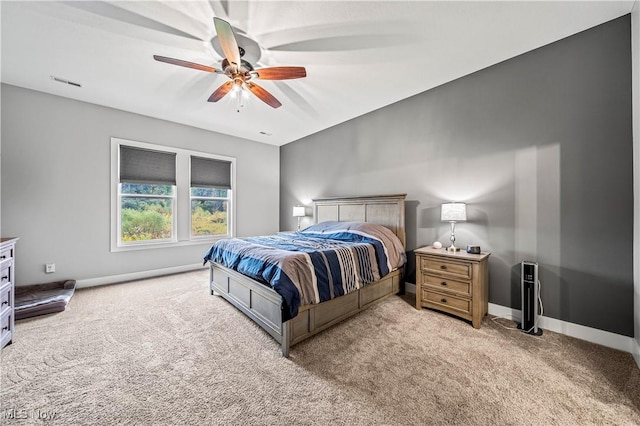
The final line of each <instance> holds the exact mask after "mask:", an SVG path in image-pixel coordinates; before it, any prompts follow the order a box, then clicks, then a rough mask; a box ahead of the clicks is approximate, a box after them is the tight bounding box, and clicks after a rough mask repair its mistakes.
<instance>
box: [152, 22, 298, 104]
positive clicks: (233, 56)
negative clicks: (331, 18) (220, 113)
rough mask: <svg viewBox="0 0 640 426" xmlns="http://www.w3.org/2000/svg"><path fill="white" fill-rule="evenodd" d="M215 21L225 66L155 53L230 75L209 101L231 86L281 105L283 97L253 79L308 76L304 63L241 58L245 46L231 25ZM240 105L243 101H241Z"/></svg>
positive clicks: (176, 62)
mask: <svg viewBox="0 0 640 426" xmlns="http://www.w3.org/2000/svg"><path fill="white" fill-rule="evenodd" d="M213 23H214V25H215V29H216V33H217V34H218V38H219V40H220V46H221V47H222V51H223V52H224V56H225V59H223V60H222V63H221V67H222V69H216V68H213V67H210V66H207V65H201V64H197V63H195V62H189V61H183V60H181V59H174V58H168V57H166V56H159V55H153V58H154V59H155V60H156V61H160V62H166V63H168V64H173V65H179V66H182V67H187V68H193V69H196V70H200V71H207V72H212V73H217V74H224V75H226V76H227V77H229V78H230V81H227V82H226V83H223V84H222V85H221V86H220V87H218V88H217V89H216V90H215V91H214V92H213V93H212V94H211V96H209V99H208V102H218V101H219V100H220V99H222V98H223V97H224V96H225V95H226V94H227V93H229V92H231V91H232V90H237V91H240V90H242V89H243V88H246V89H248V90H249V91H250V92H251V93H253V94H254V95H256V96H257V97H258V98H259V99H260V100H261V101H263V102H264V103H266V104H267V105H269V106H271V107H273V108H278V107H280V106H282V104H281V103H280V101H278V100H277V99H276V98H275V97H274V96H273V95H272V94H271V93H269V92H268V91H266V90H265V89H264V88H262V87H261V86H258V85H257V84H256V83H254V82H253V81H251V80H252V79H259V80H291V79H295V78H303V77H306V76H307V71H306V69H305V68H304V67H290V66H284V67H268V68H258V69H254V68H253V66H252V65H251V64H250V63H249V62H247V61H245V60H244V59H242V56H243V55H244V49H243V48H242V47H240V46H238V42H237V41H236V37H235V35H234V34H233V29H232V28H231V25H230V24H229V23H228V22H227V21H224V20H222V19H220V18H213ZM241 98H242V96H241V93H238V99H241ZM240 106H242V105H241V104H240Z"/></svg>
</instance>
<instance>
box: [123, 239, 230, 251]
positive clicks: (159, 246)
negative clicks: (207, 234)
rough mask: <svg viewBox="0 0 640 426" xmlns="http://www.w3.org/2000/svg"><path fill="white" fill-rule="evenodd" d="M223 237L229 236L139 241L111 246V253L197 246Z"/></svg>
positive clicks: (209, 243)
mask: <svg viewBox="0 0 640 426" xmlns="http://www.w3.org/2000/svg"><path fill="white" fill-rule="evenodd" d="M223 238H229V236H228V235H224V236H220V237H214V238H198V239H193V240H186V241H169V242H161V243H140V244H132V245H126V246H114V245H112V246H111V253H115V252H121V251H136V250H153V249H163V248H176V247H187V246H197V245H211V244H213V243H215V242H216V241H218V240H221V239H223Z"/></svg>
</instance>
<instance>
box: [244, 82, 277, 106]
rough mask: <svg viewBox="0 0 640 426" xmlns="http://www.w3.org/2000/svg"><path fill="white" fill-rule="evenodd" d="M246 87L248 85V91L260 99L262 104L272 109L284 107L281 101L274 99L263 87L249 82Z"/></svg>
mask: <svg viewBox="0 0 640 426" xmlns="http://www.w3.org/2000/svg"><path fill="white" fill-rule="evenodd" d="M246 85H247V89H249V90H250V91H251V93H253V94H254V95H256V96H257V97H258V98H260V100H261V101H262V102H264V103H265V104H267V105H269V106H270V107H273V108H279V107H281V106H282V104H281V103H280V101H279V100H277V99H276V98H274V97H273V95H272V94H271V93H269V92H267V91H266V90H264V89H263V88H262V87H260V86H258V85H257V84H255V83H252V82H248V83H246Z"/></svg>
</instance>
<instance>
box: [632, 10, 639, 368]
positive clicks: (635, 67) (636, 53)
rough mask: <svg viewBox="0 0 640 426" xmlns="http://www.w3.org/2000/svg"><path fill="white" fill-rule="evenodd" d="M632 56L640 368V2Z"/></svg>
mask: <svg viewBox="0 0 640 426" xmlns="http://www.w3.org/2000/svg"><path fill="white" fill-rule="evenodd" d="M631 34H632V35H631V46H632V49H631V55H632V60H633V65H632V70H633V73H632V75H633V151H634V152H633V159H634V165H633V171H634V236H633V252H634V256H633V262H634V263H633V269H634V287H635V291H634V293H635V297H634V313H635V347H634V348H633V351H632V352H633V356H634V358H635V360H636V363H637V364H638V367H640V1H637V0H636V2H635V3H634V5H633V11H632V12H631Z"/></svg>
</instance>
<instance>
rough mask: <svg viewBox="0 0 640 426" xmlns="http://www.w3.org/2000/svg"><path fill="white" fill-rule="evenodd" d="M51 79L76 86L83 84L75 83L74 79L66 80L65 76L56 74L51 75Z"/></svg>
mask: <svg viewBox="0 0 640 426" xmlns="http://www.w3.org/2000/svg"><path fill="white" fill-rule="evenodd" d="M51 80H53V81H57V82H58V83H65V84H70V85H72V86H76V87H82V85H81V84H80V83H75V82H73V81H69V80H65V79H64V78H60V77H56V76H55V75H52V76H51Z"/></svg>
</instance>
